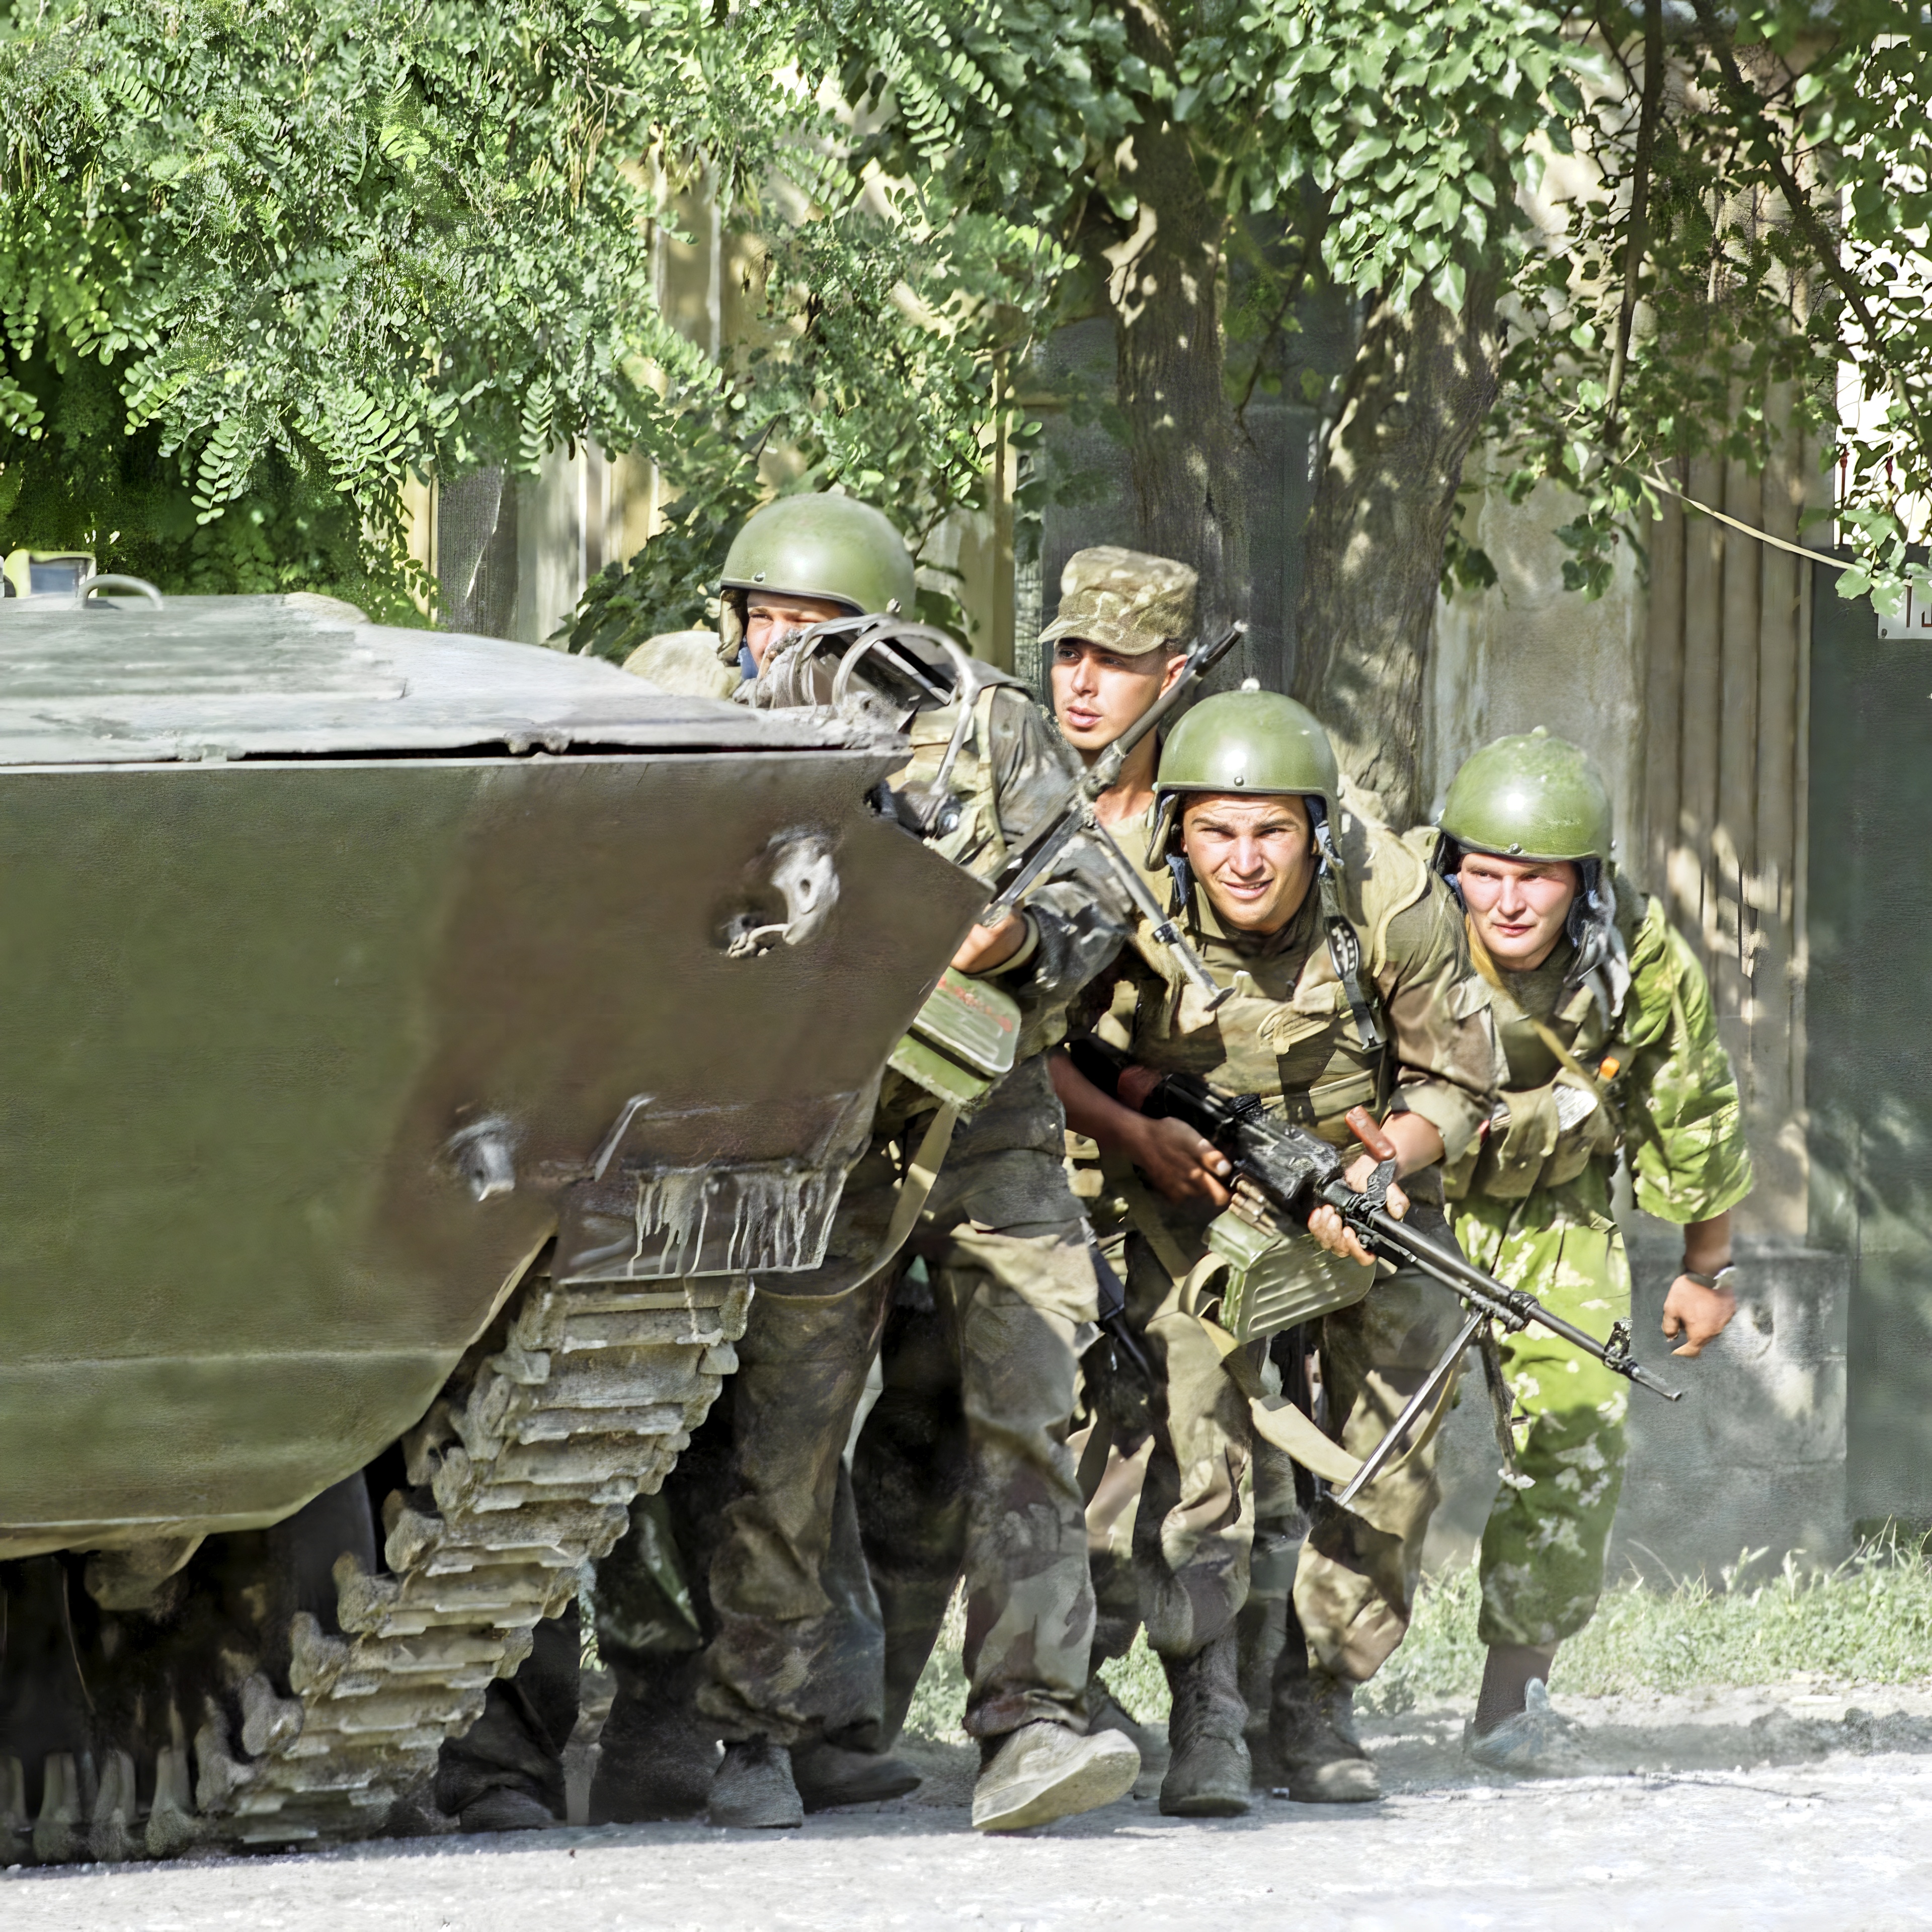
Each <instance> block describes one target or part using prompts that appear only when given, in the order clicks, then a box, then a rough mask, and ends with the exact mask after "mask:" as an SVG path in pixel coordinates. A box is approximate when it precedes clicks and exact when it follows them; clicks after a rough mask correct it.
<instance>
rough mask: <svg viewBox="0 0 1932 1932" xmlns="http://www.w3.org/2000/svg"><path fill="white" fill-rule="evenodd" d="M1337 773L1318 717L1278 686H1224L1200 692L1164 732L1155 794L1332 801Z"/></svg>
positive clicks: (1330, 808)
mask: <svg viewBox="0 0 1932 1932" xmlns="http://www.w3.org/2000/svg"><path fill="white" fill-rule="evenodd" d="M1340 785H1341V773H1340V770H1339V769H1337V766H1336V763H1335V748H1334V745H1331V744H1330V743H1329V742H1328V733H1327V732H1326V731H1325V730H1323V729H1322V723H1321V721H1320V720H1319V718H1317V717H1316V715H1315V714H1314V713H1313V712H1312V711H1310V710H1307V709H1305V708H1304V706H1301V705H1299V704H1298V703H1295V700H1294V699H1293V698H1292V697H1283V696H1282V694H1280V692H1279V691H1249V690H1247V689H1245V688H1244V689H1243V690H1241V691H1222V692H1220V694H1218V695H1217V696H1215V697H1207V698H1203V699H1202V701H1201V702H1200V703H1199V704H1197V705H1196V706H1195V707H1194V709H1193V710H1192V711H1190V712H1188V714H1187V716H1186V717H1184V718H1182V719H1181V722H1180V723H1179V724H1177V725H1176V726H1175V727H1174V729H1173V730H1172V731H1171V732H1170V733H1169V734H1168V739H1167V742H1166V744H1165V745H1163V746H1162V748H1161V754H1160V775H1159V776H1158V777H1157V778H1156V780H1155V781H1154V793H1155V796H1156V797H1157V799H1159V801H1160V803H1161V804H1162V805H1163V806H1164V805H1166V802H1167V801H1168V800H1169V799H1171V798H1173V797H1175V796H1177V795H1178V793H1182V792H1227V793H1241V792H1253V793H1256V795H1257V796H1261V797H1270V796H1281V795H1283V793H1293V794H1294V795H1295V796H1297V797H1300V798H1319V799H1321V801H1322V805H1323V807H1324V808H1325V812H1326V813H1328V814H1333V813H1334V809H1335V799H1336V795H1337V792H1338V790H1340Z"/></svg>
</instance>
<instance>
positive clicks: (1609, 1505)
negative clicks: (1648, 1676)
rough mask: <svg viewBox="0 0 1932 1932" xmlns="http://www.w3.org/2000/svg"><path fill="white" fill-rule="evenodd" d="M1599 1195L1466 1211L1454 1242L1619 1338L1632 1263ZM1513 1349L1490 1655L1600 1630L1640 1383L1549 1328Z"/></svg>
mask: <svg viewBox="0 0 1932 1932" xmlns="http://www.w3.org/2000/svg"><path fill="white" fill-rule="evenodd" d="M1586 1178H1587V1177H1586ZM1599 1192H1600V1190H1595V1189H1589V1190H1586V1189H1584V1188H1580V1187H1577V1186H1575V1185H1574V1184H1573V1185H1571V1186H1570V1187H1561V1188H1549V1189H1544V1188H1539V1189H1538V1190H1537V1191H1536V1192H1535V1193H1533V1194H1532V1195H1531V1196H1529V1198H1528V1199H1526V1200H1522V1201H1491V1200H1488V1199H1484V1198H1482V1197H1480V1196H1479V1197H1477V1198H1475V1199H1470V1200H1468V1201H1463V1202H1457V1204H1456V1205H1455V1206H1454V1208H1453V1209H1452V1210H1451V1214H1452V1216H1453V1217H1454V1227H1455V1230H1456V1237H1457V1240H1458V1241H1460V1243H1461V1244H1462V1246H1463V1252H1464V1253H1466V1254H1467V1255H1468V1256H1469V1259H1471V1260H1472V1262H1475V1264H1476V1265H1477V1266H1478V1268H1487V1269H1488V1270H1489V1271H1490V1273H1491V1274H1494V1275H1496V1276H1497V1277H1499V1278H1500V1279H1501V1280H1503V1281H1505V1282H1507V1283H1508V1284H1509V1285H1510V1286H1511V1287H1512V1288H1523V1289H1528V1290H1529V1292H1531V1293H1532V1295H1536V1296H1538V1298H1540V1299H1541V1300H1542V1301H1544V1303H1546V1304H1547V1305H1548V1307H1550V1310H1551V1311H1552V1313H1555V1314H1558V1315H1561V1316H1563V1318H1564V1319H1565V1320H1566V1321H1568V1322H1571V1323H1574V1325H1575V1326H1577V1328H1581V1329H1583V1330H1584V1331H1586V1333H1588V1334H1592V1335H1595V1336H1597V1337H1599V1338H1600V1339H1603V1340H1607V1339H1608V1338H1609V1336H1610V1324H1611V1323H1612V1322H1617V1321H1622V1320H1627V1319H1628V1317H1629V1315H1630V1307H1631V1280H1630V1262H1629V1260H1628V1257H1627V1256H1625V1253H1624V1244H1623V1237H1622V1235H1620V1234H1619V1232H1618V1231H1617V1226H1616V1222H1615V1221H1614V1220H1613V1219H1612V1218H1611V1217H1610V1214H1609V1213H1608V1212H1607V1207H1606V1205H1604V1204H1602V1203H1601V1202H1599V1201H1598V1199H1596V1198H1595V1197H1596V1196H1597V1194H1598V1193H1599ZM1501 1346H1502V1361H1503V1376H1504V1380H1505V1382H1506V1383H1507V1385H1508V1388H1509V1391H1510V1393H1511V1396H1512V1397H1513V1398H1514V1403H1513V1408H1514V1412H1515V1415H1516V1418H1517V1420H1516V1421H1515V1424H1514V1436H1515V1462H1516V1470H1515V1473H1514V1475H1513V1476H1506V1477H1505V1480H1504V1484H1503V1487H1502V1489H1501V1490H1499V1492H1498V1493H1497V1496H1496V1502H1494V1504H1493V1505H1492V1506H1491V1508H1490V1520H1489V1522H1488V1523H1487V1526H1485V1528H1484V1532H1483V1552H1482V1571H1481V1574H1482V1586H1483V1609H1482V1616H1481V1622H1480V1624H1479V1625H1478V1630H1479V1632H1480V1634H1481V1637H1482V1640H1483V1641H1484V1643H1490V1644H1538V1645H1547V1644H1554V1643H1561V1642H1562V1640H1564V1639H1565V1637H1574V1636H1575V1635H1576V1634H1577V1632H1578V1631H1580V1630H1581V1629H1582V1628H1583V1626H1584V1625H1586V1624H1587V1623H1588V1622H1589V1621H1590V1619H1591V1617H1592V1616H1593V1615H1594V1614H1595V1610H1596V1607H1597V1601H1598V1598H1600V1597H1601V1595H1603V1589H1604V1553H1605V1551H1606V1550H1607V1548H1608V1547H1609V1544H1610V1526H1611V1524H1612V1523H1613V1521H1614V1520H1615V1519H1616V1513H1617V1498H1618V1496H1619V1493H1620V1492H1621V1490H1622V1487H1623V1473H1624V1413H1625V1407H1626V1405H1627V1401H1628V1394H1629V1389H1630V1385H1629V1384H1628V1382H1625V1380H1624V1379H1623V1378H1622V1376H1616V1375H1613V1374H1612V1373H1610V1370H1607V1369H1606V1368H1604V1367H1603V1366H1602V1365H1601V1364H1600V1363H1598V1362H1596V1361H1592V1359H1591V1358H1590V1357H1589V1356H1587V1355H1583V1354H1581V1353H1580V1352H1578V1351H1577V1350H1576V1349H1573V1348H1571V1346H1569V1345H1568V1343H1565V1342H1562V1341H1559V1340H1558V1339H1557V1337H1555V1336H1553V1335H1550V1334H1546V1333H1545V1332H1544V1331H1541V1330H1540V1329H1537V1328H1526V1329H1525V1330H1524V1331H1523V1332H1522V1333H1521V1334H1517V1335H1508V1336H1505V1337H1502V1338H1501Z"/></svg>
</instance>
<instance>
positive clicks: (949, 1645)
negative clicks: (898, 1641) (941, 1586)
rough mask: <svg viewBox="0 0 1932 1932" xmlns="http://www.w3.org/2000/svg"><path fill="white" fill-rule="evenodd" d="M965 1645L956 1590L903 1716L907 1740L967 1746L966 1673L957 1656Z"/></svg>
mask: <svg viewBox="0 0 1932 1932" xmlns="http://www.w3.org/2000/svg"><path fill="white" fill-rule="evenodd" d="M965 1644H966V1592H965V1589H963V1588H962V1589H957V1590H955V1591H954V1592H953V1601H952V1602H951V1603H950V1604H947V1607H946V1621H945V1622H944V1623H943V1624H941V1625H940V1627H939V1641H938V1643H935V1645H934V1646H932V1655H931V1656H930V1657H929V1658H927V1659H926V1668H925V1670H922V1672H921V1673H919V1682H918V1684H917V1685H916V1687H915V1688H914V1689H913V1694H912V1708H911V1709H910V1710H909V1711H907V1713H906V1721H905V1728H906V1733H907V1736H909V1737H915V1738H932V1739H935V1740H937V1741H938V1742H939V1743H941V1744H947V1745H960V1744H964V1743H965V1742H966V1732H965V1716H966V1670H965V1666H964V1665H963V1664H962V1663H961V1662H960V1661H959V1654H960V1652H962V1650H963V1649H965Z"/></svg>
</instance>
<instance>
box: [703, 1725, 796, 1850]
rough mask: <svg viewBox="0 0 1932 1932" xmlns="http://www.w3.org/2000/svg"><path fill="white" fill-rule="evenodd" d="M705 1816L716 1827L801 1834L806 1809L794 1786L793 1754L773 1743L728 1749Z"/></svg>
mask: <svg viewBox="0 0 1932 1932" xmlns="http://www.w3.org/2000/svg"><path fill="white" fill-rule="evenodd" d="M706 1814H707V1815H708V1816H709V1819H710V1820H711V1822H712V1824H714V1825H735V1826H740V1827H743V1828H748V1829H751V1830H753V1831H765V1832H770V1831H793V1830H796V1829H797V1828H798V1827H799V1826H800V1825H802V1824H803V1823H805V1806H804V1805H803V1803H802V1802H801V1801H800V1799H799V1795H798V1787H797V1786H796V1784H793V1781H792V1775H791V1753H790V1751H787V1750H786V1748H784V1745H780V1744H774V1743H773V1742H772V1740H771V1739H769V1738H745V1739H740V1740H739V1742H737V1743H736V1744H727V1745H726V1746H725V1747H724V1757H722V1758H721V1759H720V1760H718V1769H717V1771H716V1772H715V1775H713V1776H712V1780H711V1801H710V1803H709V1805H707V1806H706Z"/></svg>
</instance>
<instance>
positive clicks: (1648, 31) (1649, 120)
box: [1604, 0, 1664, 449]
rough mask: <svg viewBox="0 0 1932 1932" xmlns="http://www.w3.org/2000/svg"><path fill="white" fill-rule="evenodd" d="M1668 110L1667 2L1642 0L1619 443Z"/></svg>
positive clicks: (1613, 408) (1620, 338) (1610, 417)
mask: <svg viewBox="0 0 1932 1932" xmlns="http://www.w3.org/2000/svg"><path fill="white" fill-rule="evenodd" d="M1663 109H1664V0H1644V6H1643V104H1642V106H1641V107H1640V110H1639V111H1638V114H1637V160H1636V163H1635V166H1634V167H1633V168H1632V169H1631V205H1630V232H1629V233H1628V236H1626V238H1625V246H1624V293H1623V301H1622V304H1621V305H1620V306H1619V308H1618V311H1617V337H1616V344H1615V346H1614V347H1613V348H1612V350H1611V351H1610V380H1609V382H1608V383H1607V386H1606V390H1605V395H1604V445H1605V446H1606V447H1607V448H1609V449H1615V448H1616V443H1617V436H1618V430H1619V425H1618V422H1617V405H1618V404H1619V402H1621V401H1622V398H1623V392H1624V376H1625V371H1627V370H1628V368H1629V367H1630V342H1631V329H1632V328H1633V326H1634V325H1635V323H1636V321H1637V278H1638V277H1639V276H1640V275H1641V274H1642V273H1643V258H1644V255H1645V254H1646V251H1647V250H1648V249H1649V245H1650V169H1651V157H1652V151H1653V150H1654V148H1655V145H1656V141H1657V122H1658V115H1660V114H1661V113H1662V112H1663Z"/></svg>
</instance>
